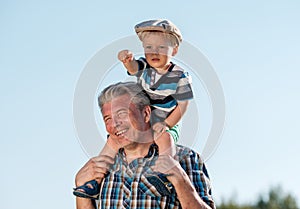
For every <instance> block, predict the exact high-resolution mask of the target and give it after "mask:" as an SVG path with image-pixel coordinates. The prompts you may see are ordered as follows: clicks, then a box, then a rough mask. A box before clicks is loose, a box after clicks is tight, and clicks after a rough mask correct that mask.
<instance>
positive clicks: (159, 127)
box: [153, 122, 169, 133]
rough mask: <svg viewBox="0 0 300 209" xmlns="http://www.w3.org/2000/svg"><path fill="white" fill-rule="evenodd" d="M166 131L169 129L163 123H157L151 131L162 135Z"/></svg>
mask: <svg viewBox="0 0 300 209" xmlns="http://www.w3.org/2000/svg"><path fill="white" fill-rule="evenodd" d="M168 129H169V128H168V126H167V124H166V123H165V122H158V123H155V124H154V125H153V131H154V132H156V133H162V132H165V131H166V130H168Z"/></svg>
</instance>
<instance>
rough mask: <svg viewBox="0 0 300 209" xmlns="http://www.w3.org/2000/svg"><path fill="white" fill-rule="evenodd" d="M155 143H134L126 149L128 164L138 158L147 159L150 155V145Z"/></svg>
mask: <svg viewBox="0 0 300 209" xmlns="http://www.w3.org/2000/svg"><path fill="white" fill-rule="evenodd" d="M153 142H154V141H152V142H147V143H133V144H131V145H130V146H127V147H124V152H125V155H126V160H127V162H128V163H130V162H132V161H133V160H135V159H137V158H143V157H145V156H146V155H147V154H148V152H149V148H150V145H151V144H153Z"/></svg>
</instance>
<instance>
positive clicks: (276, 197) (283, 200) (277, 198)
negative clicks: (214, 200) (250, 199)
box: [217, 186, 300, 209]
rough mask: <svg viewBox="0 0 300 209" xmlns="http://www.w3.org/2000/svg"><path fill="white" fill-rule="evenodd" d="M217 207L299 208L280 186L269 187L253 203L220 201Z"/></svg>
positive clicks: (241, 208) (255, 208)
mask: <svg viewBox="0 0 300 209" xmlns="http://www.w3.org/2000/svg"><path fill="white" fill-rule="evenodd" d="M217 209H300V208H299V207H298V205H297V199H296V198H295V197H294V196H293V195H292V194H290V193H286V192H283V189H282V188H281V186H276V187H271V188H270V190H269V192H268V193H267V194H261V195H259V196H258V198H257V200H256V201H254V203H246V204H245V203H244V204H238V203H237V202H236V201H234V200H232V199H231V200H228V201H222V202H221V204H219V205H217Z"/></svg>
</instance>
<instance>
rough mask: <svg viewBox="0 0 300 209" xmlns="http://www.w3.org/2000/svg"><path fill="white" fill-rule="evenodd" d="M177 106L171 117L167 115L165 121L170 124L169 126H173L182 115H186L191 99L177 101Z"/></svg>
mask: <svg viewBox="0 0 300 209" xmlns="http://www.w3.org/2000/svg"><path fill="white" fill-rule="evenodd" d="M177 103H178V104H177V106H176V107H175V109H174V110H173V112H172V113H171V114H170V115H169V117H167V118H166V119H165V123H166V124H167V125H168V126H169V127H173V126H175V125H176V124H177V123H178V122H179V121H180V119H181V118H182V116H183V115H184V113H185V112H186V110H187V107H188V104H189V101H188V100H186V101H177Z"/></svg>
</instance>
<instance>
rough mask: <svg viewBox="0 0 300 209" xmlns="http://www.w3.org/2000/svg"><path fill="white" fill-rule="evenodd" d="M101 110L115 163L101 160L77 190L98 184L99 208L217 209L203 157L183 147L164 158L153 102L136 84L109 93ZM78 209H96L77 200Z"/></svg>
mask: <svg viewBox="0 0 300 209" xmlns="http://www.w3.org/2000/svg"><path fill="white" fill-rule="evenodd" d="M99 106H100V109H101V112H102V115H103V120H104V123H105V127H106V130H107V132H108V133H109V134H110V136H111V137H110V138H111V139H112V140H114V143H116V144H118V145H119V146H120V147H121V148H120V149H119V151H118V153H117V155H116V157H115V159H113V158H111V157H109V156H107V155H99V156H97V157H94V158H92V159H90V160H89V161H88V162H87V163H86V164H85V165H84V166H83V167H82V168H81V169H80V171H79V172H78V173H77V175H76V179H75V184H76V186H79V185H82V184H84V183H85V182H87V181H89V180H92V179H98V180H99V182H101V184H100V195H99V201H97V202H98V207H99V208H130V209H132V208H136V209H144V208H151V209H155V208H189V209H190V208H193V209H198V208H201V209H204V208H215V204H214V201H213V199H212V197H211V185H210V182H209V178H208V174H207V171H206V168H205V165H204V163H203V162H202V160H201V158H200V156H199V154H197V153H195V152H194V151H193V150H191V149H189V148H187V147H183V146H180V145H177V146H176V155H175V156H174V158H172V157H171V156H164V155H162V156H159V155H158V151H159V150H158V147H157V146H156V145H155V143H154V140H153V133H152V129H151V124H150V118H151V117H150V115H151V108H150V101H149V99H148V97H147V95H146V94H145V92H144V91H143V90H142V88H141V87H140V86H139V85H138V84H136V83H134V82H126V83H117V84H113V85H111V86H109V87H107V88H106V89H104V90H103V91H102V93H101V95H100V96H99ZM76 206H77V209H94V208H97V204H96V202H95V201H94V200H92V199H88V198H81V197H76Z"/></svg>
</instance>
